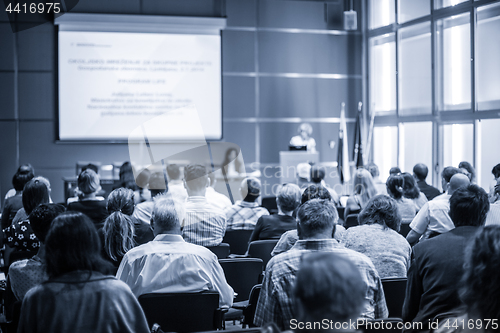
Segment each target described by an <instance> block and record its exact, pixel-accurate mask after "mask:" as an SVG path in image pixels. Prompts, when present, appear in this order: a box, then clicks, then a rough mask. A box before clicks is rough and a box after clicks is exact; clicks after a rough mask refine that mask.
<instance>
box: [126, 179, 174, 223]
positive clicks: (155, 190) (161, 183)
mask: <svg viewBox="0 0 500 333" xmlns="http://www.w3.org/2000/svg"><path fill="white" fill-rule="evenodd" d="M148 189H149V191H150V192H151V197H150V198H149V199H148V200H146V201H144V202H141V203H140V204H138V205H136V206H135V209H134V213H133V214H132V217H133V218H135V219H137V220H139V221H141V222H143V223H146V224H149V223H150V221H151V214H152V213H153V207H154V201H153V200H154V198H155V197H156V196H157V195H159V194H161V193H166V192H167V191H168V187H167V186H166V185H165V176H164V175H163V173H162V172H155V173H153V174H151V176H150V177H149V179H148Z"/></svg>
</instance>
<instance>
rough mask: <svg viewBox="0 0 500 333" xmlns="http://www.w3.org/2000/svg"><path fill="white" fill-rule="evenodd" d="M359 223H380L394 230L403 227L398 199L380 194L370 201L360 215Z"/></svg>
mask: <svg viewBox="0 0 500 333" xmlns="http://www.w3.org/2000/svg"><path fill="white" fill-rule="evenodd" d="M358 222H359V224H380V225H383V226H387V227H389V228H391V229H392V230H395V231H399V229H400V228H401V215H400V214H399V211H398V205H397V203H396V201H395V200H394V199H392V198H390V197H389V196H387V195H383V194H379V195H376V196H374V197H373V198H371V199H370V201H368V203H367V204H366V206H365V208H363V210H362V211H361V212H360V213H359V215H358Z"/></svg>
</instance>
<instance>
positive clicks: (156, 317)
mask: <svg viewBox="0 0 500 333" xmlns="http://www.w3.org/2000/svg"><path fill="white" fill-rule="evenodd" d="M139 304H141V307H142V309H143V311H144V314H145V315H146V319H147V320H148V325H149V327H152V326H153V324H155V323H156V324H159V325H160V327H161V329H162V331H164V332H197V331H209V330H214V329H218V328H221V327H222V321H220V322H219V319H220V320H221V319H222V317H221V318H218V310H217V309H218V308H219V293H217V292H215V291H203V292H198V293H150V294H144V295H141V296H139Z"/></svg>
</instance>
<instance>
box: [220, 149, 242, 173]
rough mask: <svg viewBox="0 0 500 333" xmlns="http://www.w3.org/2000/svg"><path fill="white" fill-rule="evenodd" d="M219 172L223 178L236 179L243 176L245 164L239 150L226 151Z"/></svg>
mask: <svg viewBox="0 0 500 333" xmlns="http://www.w3.org/2000/svg"><path fill="white" fill-rule="evenodd" d="M221 171H222V175H223V176H224V177H225V178H236V177H240V176H244V175H245V173H246V172H245V163H244V161H243V156H242V154H241V150H239V149H237V148H235V147H231V148H229V149H228V150H226V154H225V155H224V160H223V161H222V164H221Z"/></svg>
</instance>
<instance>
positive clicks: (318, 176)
mask: <svg viewBox="0 0 500 333" xmlns="http://www.w3.org/2000/svg"><path fill="white" fill-rule="evenodd" d="M323 179H325V169H324V168H321V167H317V166H313V167H311V181H312V182H313V183H316V184H319V183H321V181H322V180H323Z"/></svg>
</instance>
